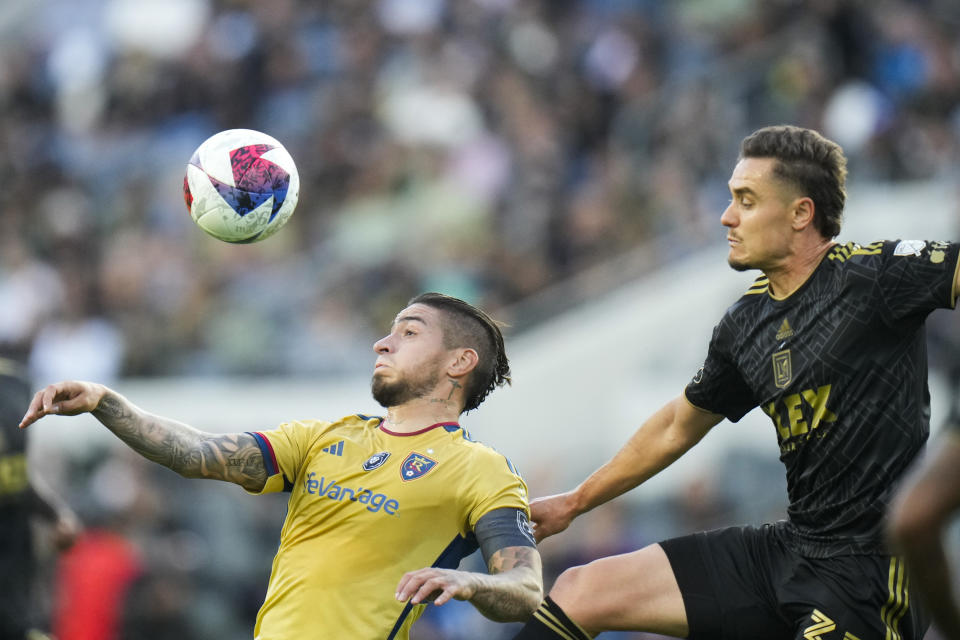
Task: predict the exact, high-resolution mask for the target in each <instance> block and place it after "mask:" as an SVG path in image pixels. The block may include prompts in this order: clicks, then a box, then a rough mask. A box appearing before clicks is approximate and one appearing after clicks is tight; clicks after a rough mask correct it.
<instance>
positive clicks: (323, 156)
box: [0, 0, 960, 640]
mask: <svg viewBox="0 0 960 640" xmlns="http://www.w3.org/2000/svg"><path fill="white" fill-rule="evenodd" d="M779 123H791V124H797V125H802V126H809V127H814V128H817V129H819V130H821V131H823V132H824V133H825V134H827V135H828V136H830V137H832V138H834V139H836V140H838V141H839V142H841V143H842V144H843V146H844V148H845V150H846V152H847V154H848V156H849V159H850V168H851V173H852V176H853V178H854V179H856V180H882V181H888V182H889V181H909V180H918V179H937V178H951V177H953V178H955V177H956V172H957V167H958V159H960V5H958V4H957V3H956V2H955V1H954V0H916V1H907V0H878V1H876V2H860V1H856V0H811V1H808V2H799V1H790V0H777V1H772V2H767V1H760V0H723V1H717V0H678V1H675V2H674V1H671V2H661V1H658V0H374V1H372V2H355V1H350V0H327V1H326V2H322V3H321V2H308V1H307V0H270V1H269V2H256V1H254V0H43V1H41V2H37V1H36V0H4V2H3V3H0V149H2V153H0V176H2V183H3V188H2V189H0V223H2V225H3V228H4V230H5V233H4V234H3V235H2V237H0V306H2V308H3V309H4V312H3V313H2V314H0V349H2V350H3V351H4V352H5V353H6V354H7V355H8V356H9V355H13V356H16V357H20V358H22V359H23V360H24V361H25V362H28V363H29V366H30V369H31V372H32V375H33V377H34V381H35V384H38V385H39V384H45V383H47V382H50V381H53V380H55V379H61V378H65V377H79V378H87V379H94V380H98V381H101V382H106V383H109V382H111V381H113V380H116V379H118V378H122V377H130V376H176V375H224V374H234V375H237V374H241V375H242V374H257V375H303V374H309V375H335V374H340V373H348V372H349V373H353V372H358V371H359V372H364V373H365V372H367V371H368V370H369V366H370V362H371V353H370V345H371V344H372V343H373V341H374V340H375V339H376V338H377V337H379V336H380V335H381V334H382V332H383V331H384V330H385V329H386V328H387V326H388V325H389V324H390V321H391V319H392V317H393V314H394V313H395V311H396V310H397V309H399V308H402V307H403V306H404V303H405V301H406V300H407V299H408V298H409V297H411V296H412V295H414V294H416V293H418V292H421V291H424V290H440V291H444V292H446V293H450V294H452V295H457V296H460V297H463V298H465V299H468V300H470V301H471V302H475V303H477V304H479V305H481V306H483V307H484V308H486V309H488V310H489V311H491V312H493V314H494V315H495V316H498V317H499V318H501V319H503V320H506V321H507V322H509V323H510V324H511V325H512V326H513V327H514V330H515V331H520V330H522V329H523V328H524V327H525V326H529V325H530V324H532V323H534V322H535V321H536V320H537V319H538V317H540V314H542V313H543V308H545V307H549V308H551V309H558V308H562V306H563V305H569V304H575V303H576V302H578V300H576V299H574V298H572V297H570V296H560V297H557V296H554V299H550V296H549V294H550V291H551V290H552V287H554V285H556V284H557V283H559V282H563V281H565V280H567V279H570V278H574V277H576V276H577V275H578V274H584V273H589V272H590V271H591V270H594V269H597V268H598V267H600V266H602V265H603V264H606V263H608V262H609V261H610V260H612V259H616V258H618V257H622V256H626V255H630V254H642V255H643V256H644V259H643V260H638V261H633V262H629V263H624V264H628V265H633V267H631V268H624V269H618V270H616V271H615V272H610V271H609V270H608V271H606V272H604V277H602V278H592V279H590V286H591V287H592V289H590V290H589V291H588V292H587V293H586V294H585V295H587V296H589V295H591V294H595V293H597V292H599V291H602V290H603V289H604V288H605V287H613V286H615V285H616V284H618V283H620V282H623V281H624V280H625V279H629V278H634V277H636V276H637V275H639V273H638V272H639V271H642V270H643V269H649V268H651V265H655V264H658V263H662V262H666V261H670V260H676V259H680V258H682V257H683V256H684V255H685V254H687V253H689V252H691V251H694V250H696V249H698V248H700V247H702V246H705V245H707V244H709V243H717V242H720V241H722V237H723V235H722V234H723V231H722V229H721V228H720V225H719V220H718V219H719V214H720V212H721V211H722V209H723V207H724V206H725V203H726V201H727V198H728V194H727V188H726V181H727V179H728V177H729V172H730V170H731V166H732V163H733V160H734V159H735V157H736V153H737V146H738V143H739V140H740V139H741V138H742V137H743V136H744V135H746V134H747V133H749V132H750V131H752V130H753V129H755V128H757V127H759V126H764V125H769V124H779ZM237 127H243V128H253V129H259V130H262V131H264V132H266V133H269V134H270V135H272V136H274V137H275V138H277V139H279V140H280V141H281V142H283V143H284V145H285V146H286V147H287V148H288V149H289V151H290V152H291V154H292V155H293V157H294V158H295V160H296V162H297V165H298V168H299V173H300V177H301V184H302V186H301V193H300V203H299V206H298V209H297V211H296V213H295V214H294V216H293V218H292V219H291V220H290V222H289V223H288V225H287V227H286V228H285V229H283V230H282V231H281V232H280V233H278V234H277V235H276V236H273V237H272V238H270V240H269V241H267V242H264V243H263V244H262V245H257V244H255V245H249V246H233V245H227V244H224V243H221V242H218V241H216V240H214V239H212V238H210V237H207V236H206V235H205V234H203V233H202V232H201V231H200V230H199V229H198V228H197V227H196V226H195V225H194V224H193V223H192V222H191V221H190V218H189V216H188V214H187V211H186V208H185V206H184V203H183V198H182V189H181V185H182V178H183V172H184V170H185V166H186V163H187V160H188V159H189V158H190V155H191V154H192V152H193V150H194V149H195V148H196V147H197V146H198V145H199V144H200V142H202V141H203V140H204V139H206V138H207V137H208V136H210V135H211V134H213V133H215V132H217V131H219V130H222V129H228V128H237ZM531 299H537V300H541V301H543V302H542V305H544V306H545V307H541V308H540V309H539V311H538V308H536V307H535V306H531V305H529V304H526V305H525V304H524V302H525V301H529V300H531ZM769 462H770V463H772V464H773V466H769V465H767V464H766V462H761V461H757V460H748V461H744V462H743V463H742V464H740V465H739V466H738V469H739V470H740V471H741V474H740V475H738V476H737V477H736V478H727V479H726V480H724V479H723V478H722V477H714V476H711V477H708V478H705V479H704V481H703V483H702V484H700V485H694V486H690V487H684V488H682V489H681V490H679V491H678V493H677V495H676V496H674V497H673V498H672V499H671V500H670V501H669V502H667V503H664V504H654V505H646V506H643V507H637V506H632V507H629V508H628V507H617V506H615V505H610V506H609V507H608V508H606V507H605V509H607V510H606V511H604V512H603V513H598V514H597V515H596V518H597V520H594V521H592V524H591V526H592V529H591V531H590V535H589V536H582V535H573V534H570V535H567V536H566V538H565V541H559V540H558V541H551V542H549V543H548V544H547V545H545V546H544V556H545V560H546V562H547V565H546V574H547V575H546V576H545V577H546V583H547V584H548V585H549V584H551V583H552V580H553V577H555V576H556V574H557V573H559V570H560V569H562V568H563V567H565V566H569V565H570V564H572V563H574V562H581V561H585V560H589V559H591V558H593V557H597V556H598V555H604V554H608V553H611V552H614V551H617V550H626V549H632V548H636V547H637V546H640V545H641V544H642V543H645V542H649V541H650V540H654V539H658V538H662V537H665V536H667V535H672V534H673V533H677V532H680V531H689V530H691V529H697V528H704V527H705V526H708V525H711V526H712V525H713V524H729V523H732V522H746V521H761V520H765V519H769V518H770V517H771V515H770V513H771V512H770V510H771V509H774V507H772V506H770V505H767V504H765V503H758V498H757V497H756V495H755V492H751V486H750V485H744V484H743V482H744V478H748V477H749V470H750V469H757V470H758V471H757V473H762V474H763V476H762V477H763V478H764V479H763V480H762V481H761V482H762V483H763V486H771V483H772V482H777V481H778V479H779V478H780V477H781V476H782V471H781V470H780V468H779V466H778V465H777V464H776V461H769ZM45 463H46V464H47V465H48V466H49V467H51V468H57V469H59V472H60V473H62V474H63V475H64V476H66V477H70V478H71V493H70V495H69V496H68V498H69V499H70V500H71V502H72V503H73V504H75V505H77V508H78V511H80V512H81V515H82V516H83V517H84V519H85V522H87V524H88V530H87V533H86V534H85V537H84V538H83V539H81V541H80V542H78V544H77V546H76V547H75V548H74V549H73V550H71V552H69V554H68V555H67V556H64V558H63V561H62V562H60V563H54V562H52V560H51V562H49V563H48V564H47V566H48V567H49V571H50V575H49V576H48V577H49V578H50V584H57V585H58V589H61V591H57V592H56V593H55V592H52V591H48V592H46V593H45V594H44V598H45V600H46V602H47V605H46V606H47V607H48V608H49V610H50V611H51V615H54V614H55V613H56V611H55V610H56V607H57V602H61V603H62V602H63V601H64V600H63V598H64V595H63V593H64V592H63V591H62V590H63V589H66V590H68V591H69V589H70V588H74V589H75V590H76V594H84V593H87V592H88V590H85V588H84V585H83V582H82V577H83V576H82V574H83V573H84V571H79V572H76V571H75V572H74V573H73V574H71V573H70V571H71V569H70V568H71V566H81V567H90V566H95V563H97V562H102V563H104V564H103V566H108V567H113V568H114V569H117V572H116V573H115V576H114V577H115V580H116V589H117V591H116V593H115V595H116V602H118V603H122V604H118V605H117V606H120V607H122V608H124V611H121V612H119V613H118V615H119V616H120V618H119V621H118V622H117V624H118V625H126V626H123V628H124V629H126V630H127V631H125V632H123V633H122V634H121V636H120V637H129V638H150V639H162V638H166V637H171V638H172V637H177V638H181V639H189V638H191V637H197V638H210V637H217V638H233V637H236V638H243V637H249V633H250V629H251V627H252V620H253V616H254V614H255V612H256V609H257V607H258V606H259V604H260V602H261V598H262V595H263V590H264V588H265V584H266V576H267V574H268V572H269V561H270V558H271V557H272V554H273V551H274V549H275V546H276V541H277V539H278V538H277V536H278V533H279V527H280V523H281V522H282V519H283V513H284V508H285V507H284V503H283V499H282V497H280V498H277V497H274V498H276V499H273V498H271V497H266V498H259V499H254V498H249V497H246V496H245V495H243V492H242V491H240V490H238V489H237V488H236V487H228V486H223V485H215V486H207V484H208V483H194V484H195V485H202V486H192V487H191V488H192V489H193V491H191V492H189V493H187V492H184V491H183V490H182V484H181V483H182V482H185V481H183V480H182V479H180V478H178V477H176V476H175V475H174V474H172V473H171V472H168V471H166V470H164V469H159V468H156V467H154V466H152V465H150V464H149V463H146V462H144V461H142V460H139V459H134V458H133V457H132V454H130V457H128V456H126V455H125V454H123V453H119V454H118V453H117V452H115V451H111V452H103V455H102V456H100V457H97V456H91V457H90V458H89V459H88V458H76V457H74V458H69V459H64V460H61V461H49V460H47V461H45ZM745 470H746V471H745ZM64 486H65V485H64ZM752 486H757V485H756V484H754V485H752ZM770 493H771V495H773V497H774V498H775V502H776V503H777V504H780V502H781V499H782V497H783V491H780V492H777V491H771V492H770ZM83 554H88V555H83ZM71 562H73V563H79V564H78V565H71V564H70V563H71ZM71 576H72V577H71ZM74 579H76V580H79V581H80V582H72V580H74ZM71 585H73V587H71ZM76 597H80V596H79V595H77V596H76ZM67 602H70V603H72V605H71V606H78V607H79V606H80V605H78V604H77V602H78V601H77V600H75V599H74V600H69V599H68V600H67ZM80 602H83V601H82V600H81V601H80ZM83 606H84V607H87V606H89V605H88V604H84V605H83ZM81 608H82V607H81ZM62 615H64V616H65V617H64V619H66V620H69V619H71V616H72V615H73V614H71V613H69V612H68V613H63V614H62ZM138 625H139V626H138ZM484 625H488V626H484ZM138 629H139V631H137V630H138ZM416 633H417V634H418V635H417V638H418V640H430V639H432V638H436V637H443V638H450V639H454V640H456V639H458V638H462V639H464V640H468V639H470V638H476V637H484V638H496V637H498V636H497V634H500V633H506V632H505V631H499V630H495V628H494V627H492V626H489V623H486V622H484V621H483V620H482V619H480V618H478V616H477V614H476V613H475V612H474V611H473V609H472V608H470V607H469V605H463V606H459V605H457V604H454V605H452V606H449V607H444V608H441V609H440V610H438V611H436V612H433V611H431V613H430V614H429V615H428V616H427V618H426V619H425V620H424V621H423V622H422V623H421V624H420V626H419V628H418V629H417V631H416ZM68 636H69V634H65V635H64V638H65V639H66V640H70V638H69V637H68ZM605 637H606V636H605ZM610 637H615V635H614V634H610ZM624 637H627V636H626V635H624ZM629 637H631V638H640V637H647V636H642V635H641V634H632V635H630V636H629Z"/></svg>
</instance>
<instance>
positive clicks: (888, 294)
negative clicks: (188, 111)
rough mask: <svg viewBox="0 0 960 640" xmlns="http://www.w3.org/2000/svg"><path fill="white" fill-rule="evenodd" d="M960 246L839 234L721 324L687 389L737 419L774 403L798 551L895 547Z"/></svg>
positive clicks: (787, 527)
mask: <svg viewBox="0 0 960 640" xmlns="http://www.w3.org/2000/svg"><path fill="white" fill-rule="evenodd" d="M958 251H960V245H957V244H953V243H946V242H924V241H901V242H897V241H885V242H876V243H874V244H870V245H867V246H860V245H857V244H854V243H849V244H845V245H836V246H834V247H832V248H831V249H830V250H829V251H828V253H827V254H826V256H825V257H824V259H823V260H822V261H821V263H820V264H819V265H818V266H817V268H816V270H815V271H814V272H813V274H812V275H811V276H810V278H809V279H808V280H807V281H806V282H805V283H804V284H803V285H802V286H801V287H800V288H799V289H798V290H797V291H796V292H794V293H793V294H792V295H790V296H789V297H787V298H785V299H776V298H774V297H773V296H772V295H770V293H769V291H768V280H767V278H766V277H761V278H758V279H757V280H756V281H755V282H754V284H753V286H751V287H750V289H749V290H748V291H747V293H746V294H745V295H744V296H743V297H742V298H740V300H739V301H737V302H736V303H735V304H734V305H733V306H731V307H730V308H729V309H728V310H727V312H726V314H724V316H723V318H722V320H721V321H720V323H719V324H718V325H717V326H716V328H715V329H714V332H713V337H712V339H711V341H710V347H709V351H708V355H707V359H706V362H705V363H704V365H703V368H702V369H701V370H700V371H699V372H698V373H697V375H696V376H695V377H694V379H693V380H692V381H691V382H690V384H689V385H687V388H686V396H687V399H688V400H689V401H690V402H691V403H692V404H694V405H695V406H697V407H700V408H702V409H706V410H709V411H712V412H714V413H718V414H722V415H724V416H726V417H727V418H729V419H730V420H732V421H734V422H736V421H737V420H739V419H740V418H741V417H742V416H743V415H744V414H745V413H747V412H748V411H749V410H751V409H753V408H754V407H757V406H759V407H760V408H761V409H762V410H763V411H764V412H765V413H766V414H767V415H769V416H770V418H771V419H772V421H773V424H774V426H775V428H776V433H777V440H778V442H779V445H780V460H781V461H782V462H783V464H784V465H785V467H786V471H787V489H788V493H789V508H788V515H789V520H788V521H787V522H785V523H783V525H782V526H783V530H784V534H785V537H786V539H787V541H788V544H790V545H791V547H793V548H794V550H795V551H797V552H798V553H801V554H803V555H807V556H811V557H829V556H833V555H839V554H844V553H877V552H883V536H882V519H883V515H884V512H885V509H886V506H887V503H888V500H889V498H890V495H891V492H892V490H893V487H894V485H895V484H896V482H897V480H898V479H899V478H900V476H901V475H902V474H903V472H904V470H905V469H906V468H907V466H908V465H909V464H910V462H911V461H912V460H913V459H914V457H915V456H916V455H917V454H918V452H919V451H920V450H921V448H922V447H923V444H924V442H925V441H926V439H927V434H928V432H929V418H930V411H929V391H928V388H927V357H926V341H925V333H924V321H925V319H926V317H927V315H928V314H929V313H930V312H931V311H933V310H934V309H936V308H939V307H952V306H953V305H954V303H955V301H954V299H953V294H952V285H953V278H954V273H955V271H956V269H957V260H958Z"/></svg>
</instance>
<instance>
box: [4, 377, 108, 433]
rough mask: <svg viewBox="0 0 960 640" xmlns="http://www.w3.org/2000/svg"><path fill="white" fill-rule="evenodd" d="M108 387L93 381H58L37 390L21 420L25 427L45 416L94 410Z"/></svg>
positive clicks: (21, 424)
mask: <svg viewBox="0 0 960 640" xmlns="http://www.w3.org/2000/svg"><path fill="white" fill-rule="evenodd" d="M106 393H107V388H106V387H105V386H103V385H102V384H95V383H92V382H77V381H72V380H71V381H67V382H57V383H55V384H51V385H49V386H47V387H44V388H43V389H41V390H40V391H37V393H36V394H34V396H33V400H31V401H30V406H29V407H28V408H27V412H26V413H25V414H24V416H23V419H22V420H21V421H20V428H21V429H24V428H26V427H29V426H30V425H31V424H33V423H34V422H36V421H37V420H39V419H40V418H42V417H43V416H52V415H58V416H75V415H78V414H80V413H87V412H89V411H93V410H94V409H96V408H97V405H99V404H100V401H101V400H102V399H103V396H104V395H106Z"/></svg>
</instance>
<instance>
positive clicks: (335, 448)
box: [321, 440, 343, 456]
mask: <svg viewBox="0 0 960 640" xmlns="http://www.w3.org/2000/svg"><path fill="white" fill-rule="evenodd" d="M321 451H323V452H324V453H331V454H333V455H335V456H342V455H343V440H341V441H340V442H334V443H333V444H332V445H330V446H329V447H324V448H323V449H321Z"/></svg>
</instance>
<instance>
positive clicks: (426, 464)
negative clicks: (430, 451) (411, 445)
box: [400, 451, 437, 482]
mask: <svg viewBox="0 0 960 640" xmlns="http://www.w3.org/2000/svg"><path fill="white" fill-rule="evenodd" d="M435 466H437V461H436V460H433V459H432V458H428V457H427V456H425V455H423V454H421V453H417V452H416V451H411V452H410V455H408V456H407V457H406V458H405V459H404V461H403V463H402V464H401V465H400V479H401V480H403V481H404V482H406V481H408V480H416V479H417V478H422V477H423V476H425V475H427V474H428V473H430V472H431V471H432V470H433V468H434V467H435Z"/></svg>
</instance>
